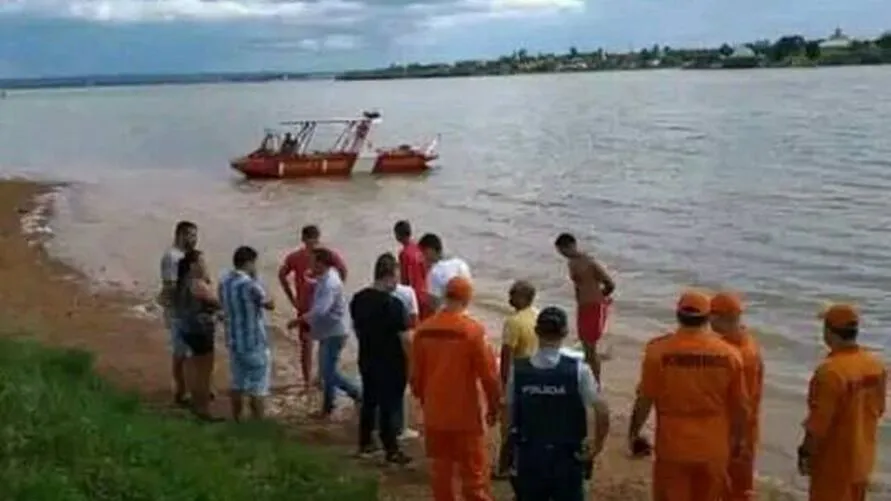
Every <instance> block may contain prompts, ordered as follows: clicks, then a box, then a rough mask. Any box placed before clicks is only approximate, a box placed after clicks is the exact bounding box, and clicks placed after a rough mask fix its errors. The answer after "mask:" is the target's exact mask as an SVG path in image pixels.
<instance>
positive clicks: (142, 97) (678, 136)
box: [0, 68, 891, 476]
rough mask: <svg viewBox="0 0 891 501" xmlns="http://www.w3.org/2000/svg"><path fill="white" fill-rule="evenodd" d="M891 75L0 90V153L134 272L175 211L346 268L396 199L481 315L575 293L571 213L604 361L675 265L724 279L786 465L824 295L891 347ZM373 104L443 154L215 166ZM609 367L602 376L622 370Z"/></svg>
mask: <svg viewBox="0 0 891 501" xmlns="http://www.w3.org/2000/svg"><path fill="white" fill-rule="evenodd" d="M888 88H891V69H889V68H862V69H860V68H855V69H850V68H846V69H841V70H834V69H827V70H813V71H811V70H801V71H766V70H764V71H757V72H746V71H740V72H678V71H654V72H638V73H606V74H587V75H560V76H534V77H517V78H488V79H455V80H438V81H437V80H433V81H394V82H366V83H333V82H300V83H280V84H266V85H223V86H199V87H158V88H122V89H106V90H66V91H39V92H15V93H12V94H10V95H9V97H8V98H7V99H6V100H5V101H0V169H2V170H0V172H2V173H4V174H28V175H32V176H37V177H41V178H50V179H64V180H72V181H76V182H77V183H76V184H75V185H74V187H73V188H72V189H71V190H70V191H69V193H67V196H65V197H64V199H63V200H61V202H60V215H59V221H58V222H57V226H58V238H57V239H56V241H55V247H56V248H55V250H56V251H57V252H58V253H59V254H60V255H62V256H63V257H65V258H67V259H70V260H72V261H73V262H75V263H76V264H78V265H79V266H81V267H83V268H85V269H87V270H88V271H90V272H91V273H93V274H94V276H96V277H97V279H100V280H103V281H111V282H115V283H120V284H124V285H126V286H128V287H133V288H134V289H135V290H138V291H141V292H143V293H146V294H148V293H149V292H153V291H154V290H155V288H156V286H157V277H156V275H157V267H158V258H159V255H160V253H161V251H162V250H163V247H164V246H165V245H166V244H167V242H168V241H169V240H170V233H171V227H172V224H173V223H174V222H175V220H177V219H180V218H189V219H194V220H196V221H197V222H198V223H199V225H200V226H201V231H202V247H204V248H205V249H206V250H207V251H208V253H209V255H210V258H211V259H212V261H213V263H215V264H216V265H218V266H219V267H221V268H222V267H223V266H225V265H226V263H227V262H228V260H229V256H230V253H231V250H232V249H233V248H234V247H235V246H236V245H239V244H242V243H250V244H252V245H254V246H255V247H257V248H258V249H260V250H261V252H262V255H263V258H264V259H265V261H264V265H263V275H264V278H265V279H266V280H267V281H268V282H269V283H270V285H272V284H273V283H274V276H275V270H276V268H277V264H278V261H279V258H280V256H281V255H282V254H283V253H284V252H286V251H287V250H288V249H289V247H291V246H294V245H296V243H297V230H298V229H299V227H300V226H302V225H303V224H307V223H318V224H320V225H321V226H322V231H323V234H324V239H325V240H326V241H327V242H329V243H330V244H332V245H333V246H335V247H336V248H338V249H340V250H341V251H342V252H343V253H344V255H345V256H346V257H347V259H348V262H349V264H350V265H351V267H352V270H353V275H352V278H351V284H350V285H351V286H352V287H353V288H357V287H358V286H360V285H361V284H362V283H364V281H365V278H366V277H367V276H369V275H370V272H371V264H372V262H373V260H374V257H375V256H376V254H377V253H379V252H381V251H384V250H390V249H393V248H394V243H393V242H392V240H391V236H390V229H391V227H392V224H393V222H394V221H395V220H397V219H400V218H409V219H410V220H411V221H412V222H413V223H414V224H415V226H416V228H417V231H419V232H424V231H435V232H438V233H440V234H441V235H442V236H443V238H444V241H445V244H446V247H447V248H448V251H450V252H453V253H456V254H459V255H461V256H463V257H465V258H466V259H467V260H468V261H469V262H470V264H471V266H472V269H473V271H474V274H475V277H476V278H477V280H478V284H479V285H478V287H479V288H480V291H481V292H480V297H479V300H478V303H477V305H476V308H477V311H478V313H479V314H480V315H482V316H483V317H484V318H485V319H486V320H487V322H488V323H489V324H490V325H491V326H492V327H493V332H497V327H498V323H499V322H500V319H501V315H502V313H503V311H504V308H505V306H504V299H505V291H506V288H507V286H508V284H509V283H510V281H511V280H513V279H515V278H529V279H531V280H533V281H534V283H535V284H537V285H538V287H539V288H540V294H541V297H542V299H541V301H540V302H542V303H550V302H556V303H560V304H565V305H569V304H570V293H571V289H570V287H569V285H568V283H567V279H566V276H565V271H564V268H563V266H564V265H563V263H562V262H561V261H560V259H558V257H557V256H556V255H555V253H554V252H553V250H552V246H551V242H552V240H553V238H554V237H555V235H556V234H557V233H559V232H561V231H567V230H568V231H572V232H574V233H576V234H577V235H578V236H579V237H581V238H582V239H583V241H584V245H585V247H586V248H587V249H589V250H591V251H592V252H593V253H594V254H596V255H597V256H598V257H599V258H600V259H602V260H603V261H604V262H605V263H606V264H607V266H608V267H609V268H610V269H612V270H613V271H614V272H615V274H616V276H617V280H618V282H619V293H618V302H617V305H618V310H617V314H616V316H615V321H614V322H613V325H612V336H611V340H612V341H611V343H612V349H613V351H614V355H615V356H616V358H618V359H619V360H629V361H631V360H634V357H635V356H636V354H637V353H638V351H639V343H640V341H641V340H645V339H647V338H649V337H651V336H652V335H653V334H654V333H655V332H657V330H658V329H660V328H662V327H663V326H664V325H666V324H667V322H669V321H670V320H671V306H672V301H673V299H674V297H675V296H676V294H677V292H678V290H679V289H680V288H681V287H682V286H685V285H689V284H693V285H699V286H704V287H709V288H718V287H732V288H735V289H738V290H741V291H743V292H744V293H745V294H746V296H747V297H748V300H749V303H750V309H751V314H750V318H749V322H750V323H751V324H752V325H754V326H755V327H757V328H758V329H759V330H760V331H761V340H762V342H763V343H764V345H765V348H766V350H765V351H766V356H767V359H768V369H769V383H770V386H771V395H770V396H769V399H770V401H769V402H768V412H767V414H766V415H765V419H766V421H767V425H768V426H767V431H766V436H765V441H766V448H767V453H766V454H765V458H763V461H762V469H763V470H769V471H771V472H773V473H776V474H778V475H780V476H784V475H786V474H788V473H789V472H791V471H792V464H791V462H790V461H789V459H788V458H789V457H791V451H792V448H791V447H792V445H793V444H794V442H795V441H796V440H797V438H798V437H797V423H798V422H799V420H800V418H801V416H802V413H803V409H802V407H801V401H802V398H801V395H802V394H803V391H804V389H805V381H806V378H807V375H808V373H809V371H810V369H811V368H812V367H813V365H814V364H815V361H816V360H817V359H818V357H819V356H820V355H821V353H822V349H821V347H820V345H819V339H818V335H819V333H818V325H817V322H816V321H815V313H816V312H817V310H818V308H819V307H820V306H821V304H822V303H823V302H824V301H827V300H837V299H845V300H854V301H856V302H857V303H858V304H860V305H861V306H862V308H863V310H864V313H865V339H866V341H867V342H868V343H870V344H873V345H876V346H891V344H889V341H888V339H887V336H886V335H885V334H886V329H887V325H889V323H891V308H889V306H891V304H889V303H891V247H889V246H888V242H889V240H888V234H889V233H888V232H889V230H891V199H889V198H888V195H887V194H888V192H889V190H891V141H889V139H888V138H889V137H891V122H889V121H888V119H887V117H888V116H891V93H889V92H887V89H888ZM367 107H374V108H377V109H380V110H381V111H382V112H383V115H384V120H383V123H382V124H381V125H380V126H379V127H378V128H377V129H376V131H375V135H374V136H373V137H372V141H373V142H374V144H375V146H378V145H380V146H384V145H395V144H399V143H402V142H424V141H426V140H428V139H430V138H431V137H433V136H434V135H436V134H438V133H439V134H442V141H441V143H440V148H441V152H442V162H441V164H442V168H441V169H440V170H439V171H437V172H435V173H434V174H432V175H430V176H428V177H425V178H420V179H408V178H399V179H392V178H391V179H375V178H371V177H362V178H355V179H353V180H352V181H349V182H342V181H337V182H332V181H325V182H304V183H264V184H256V183H245V182H241V181H239V179H238V178H237V177H236V176H235V175H234V174H233V173H232V172H231V171H230V170H229V169H228V167H227V159H228V158H229V157H231V156H234V155H236V154H238V153H242V152H245V151H247V150H249V149H252V148H253V147H254V146H255V145H256V144H257V143H258V141H259V136H260V134H261V131H262V129H263V127H265V126H270V125H273V124H275V123H276V122H278V121H281V120H286V119H294V118H298V117H311V118H312V117H317V118H326V117H331V116H335V117H341V116H342V117H350V116H354V115H356V113H357V112H358V111H359V110H362V109H365V108H367ZM318 139H325V138H324V136H322V137H319V138H318ZM328 139H329V140H331V139H333V137H329V138H328ZM320 145H321V143H320ZM606 370H607V371H609V372H611V373H612V375H611V377H610V378H608V382H609V383H610V384H612V385H614V386H619V385H620V384H622V385H624V384H625V383H627V381H626V380H630V379H633V377H634V373H635V372H636V370H637V369H636V364H633V363H626V364H623V363H621V362H612V363H610V364H609V365H608V366H607V369H606ZM793 430H794V431H793Z"/></svg>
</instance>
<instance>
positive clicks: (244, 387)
mask: <svg viewBox="0 0 891 501" xmlns="http://www.w3.org/2000/svg"><path fill="white" fill-rule="evenodd" d="M271 355H272V354H271V353H270V350H269V348H260V349H257V350H252V351H249V352H245V353H234V352H230V353H229V373H230V375H231V376H232V391H236V392H239V393H244V394H247V395H251V396H254V397H265V396H267V395H269V384H270V379H271V376H272V374H271V369H272V364H271V361H272V356H271Z"/></svg>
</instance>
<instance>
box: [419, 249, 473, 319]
mask: <svg viewBox="0 0 891 501" xmlns="http://www.w3.org/2000/svg"><path fill="white" fill-rule="evenodd" d="M418 247H419V248H420V249H421V252H422V253H423V254H424V261H425V262H426V263H427V269H428V271H427V300H426V301H427V303H426V304H427V305H428V306H429V307H430V309H431V311H437V310H438V309H439V308H440V307H441V306H442V305H443V303H444V302H445V289H446V284H448V283H449V280H451V279H453V278H455V277H464V278H467V279H470V267H469V266H467V263H466V262H465V261H464V260H463V259H461V258H459V257H445V253H444V251H443V247H442V239H441V238H439V236H438V235H436V234H433V233H427V234H425V235H424V236H422V237H421V239H420V240H418ZM422 302H423V300H422Z"/></svg>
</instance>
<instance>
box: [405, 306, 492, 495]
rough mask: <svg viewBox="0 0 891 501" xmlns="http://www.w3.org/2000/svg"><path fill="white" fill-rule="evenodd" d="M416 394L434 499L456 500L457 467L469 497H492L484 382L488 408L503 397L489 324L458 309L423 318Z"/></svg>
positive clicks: (417, 340)
mask: <svg viewBox="0 0 891 501" xmlns="http://www.w3.org/2000/svg"><path fill="white" fill-rule="evenodd" d="M411 358H412V373H411V378H410V383H411V389H412V393H413V394H414V395H415V397H417V398H418V400H419V401H420V404H421V408H422V409H423V412H424V439H425V447H426V451H427V456H428V457H429V458H430V459H431V466H430V469H431V471H430V477H431V478H430V481H431V485H432V488H433V499H434V500H435V501H454V500H455V499H456V498H455V490H454V477H455V471H456V470H457V473H458V476H459V477H460V479H461V488H462V489H461V490H462V493H463V498H464V499H465V500H466V501H491V500H492V494H491V484H490V482H491V481H490V477H489V473H490V471H489V464H488V463H489V458H488V446H487V443H486V434H485V425H484V423H483V410H484V409H483V408H482V406H481V398H480V392H479V386H480V383H481V385H482V388H483V390H484V393H485V399H486V403H487V405H488V407H487V408H486V409H485V410H487V411H491V410H497V409H498V406H499V405H500V402H501V383H500V381H499V378H498V369H497V365H496V363H495V357H494V356H493V355H492V351H491V350H490V349H489V348H488V346H487V345H486V339H485V329H484V327H483V326H482V324H480V323H479V322H477V321H476V320H473V319H472V318H470V317H469V316H468V315H467V314H466V313H464V312H460V311H448V310H443V311H439V312H437V313H435V314H434V315H433V316H431V317H430V318H428V319H427V320H425V321H424V322H422V323H421V324H420V325H419V326H418V328H417V330H416V331H415V335H414V338H413V341H412V357H411Z"/></svg>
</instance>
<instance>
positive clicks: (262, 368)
mask: <svg viewBox="0 0 891 501" xmlns="http://www.w3.org/2000/svg"><path fill="white" fill-rule="evenodd" d="M257 257H258V256H257V251H255V250H254V249H252V248H251V247H246V246H243V247H239V248H238V249H236V250H235V254H234V255H233V256H232V265H233V267H234V269H233V270H231V271H229V272H228V273H227V274H226V275H225V276H224V277H223V279H222V280H221V281H220V285H219V297H220V302H221V303H222V306H223V313H224V314H225V318H226V320H225V327H226V344H227V345H228V348H229V372H230V374H231V376H232V388H231V396H230V398H231V404H232V417H233V418H234V419H235V420H236V421H240V420H241V416H242V410H243V406H244V402H243V399H244V397H247V398H248V399H249V406H250V410H251V415H252V417H253V418H254V419H262V418H263V416H264V415H265V399H266V397H267V396H269V385H270V378H271V376H272V375H271V374H270V371H271V367H272V353H271V352H270V346H269V334H268V332H267V331H266V315H265V313H264V312H265V311H266V310H272V309H274V308H275V305H274V303H273V302H272V299H271V298H270V297H269V296H268V295H267V294H266V291H265V290H264V289H263V286H261V285H260V282H259V281H258V280H257Z"/></svg>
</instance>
